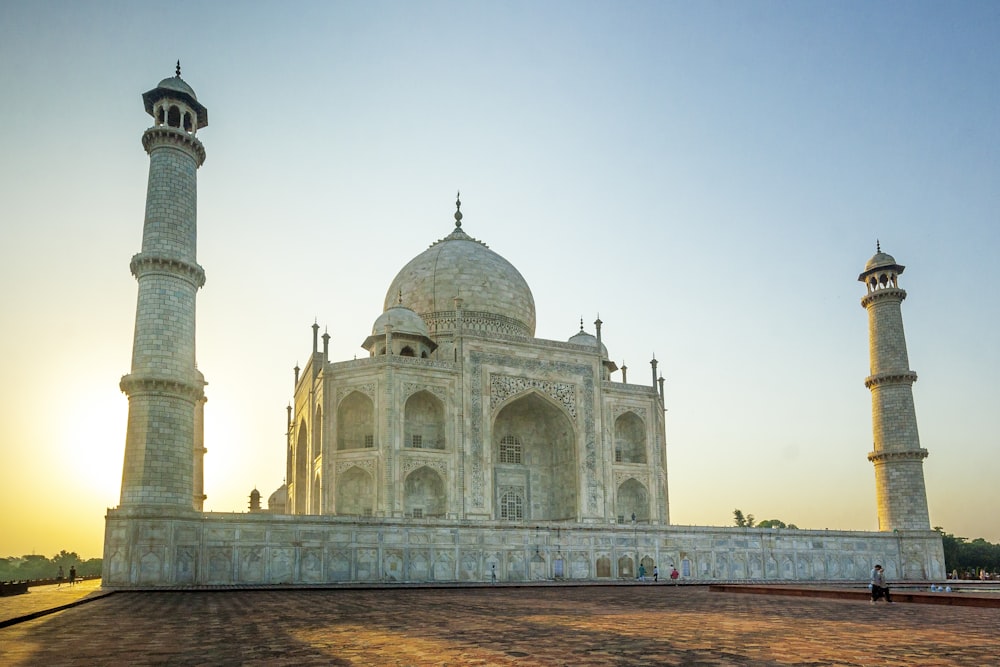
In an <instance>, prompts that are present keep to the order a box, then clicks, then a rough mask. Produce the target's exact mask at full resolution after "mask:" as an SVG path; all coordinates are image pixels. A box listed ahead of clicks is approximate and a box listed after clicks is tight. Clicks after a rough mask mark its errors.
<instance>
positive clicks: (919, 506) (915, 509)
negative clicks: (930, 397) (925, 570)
mask: <svg viewBox="0 0 1000 667" xmlns="http://www.w3.org/2000/svg"><path fill="white" fill-rule="evenodd" d="M903 268H904V267H903V266H901V265H899V264H897V263H896V260H895V259H894V258H893V257H892V255H887V254H886V253H884V252H882V248H881V247H880V246H878V245H876V253H875V255H874V256H873V257H872V258H871V259H870V260H868V263H867V264H866V265H865V270H864V272H863V273H862V274H861V275H860V276H858V280H859V281H861V282H863V283H865V285H866V287H867V288H868V293H867V294H866V295H865V297H864V298H863V299H862V300H861V305H862V306H864V308H865V309H866V310H867V311H868V348H869V358H870V360H871V375H869V376H868V378H867V379H866V380H865V386H866V387H868V388H869V389H870V390H871V392H872V434H873V437H874V443H875V447H874V450H873V451H872V452H871V453H870V454H869V455H868V460H869V461H871V462H872V463H873V464H874V466H875V489H876V497H877V501H878V523H879V530H882V531H895V530H930V518H929V516H928V513H927V491H926V489H925V487H924V469H923V466H924V463H923V460H924V459H925V458H926V457H927V450H926V449H921V447H920V436H919V435H918V434H917V414H916V410H915V408H914V407H913V383H914V382H916V380H917V374H916V373H914V372H913V371H912V370H910V362H909V359H908V358H907V354H906V337H905V336H904V334H903V315H902V311H901V308H900V306H901V304H902V302H903V299H905V298H906V291H905V290H903V289H900V287H899V284H898V279H899V276H900V275H901V274H902V273H903Z"/></svg>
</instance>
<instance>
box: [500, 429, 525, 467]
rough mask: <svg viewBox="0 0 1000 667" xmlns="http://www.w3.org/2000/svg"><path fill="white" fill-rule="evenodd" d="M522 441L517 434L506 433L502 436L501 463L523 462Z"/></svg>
mask: <svg viewBox="0 0 1000 667" xmlns="http://www.w3.org/2000/svg"><path fill="white" fill-rule="evenodd" d="M522 452H523V450H522V447H521V441H520V440H519V439H518V438H517V436H513V435H505V436H504V437H502V438H500V453H499V454H500V455H499V457H498V460H499V461H500V463H517V464H519V463H521V462H522Z"/></svg>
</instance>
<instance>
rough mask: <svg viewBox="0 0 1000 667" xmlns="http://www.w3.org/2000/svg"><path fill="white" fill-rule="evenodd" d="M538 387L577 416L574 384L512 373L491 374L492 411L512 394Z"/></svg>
mask: <svg viewBox="0 0 1000 667" xmlns="http://www.w3.org/2000/svg"><path fill="white" fill-rule="evenodd" d="M529 389H537V390H538V391H540V392H542V393H543V394H545V395H547V396H550V397H552V399H554V400H555V401H556V402H557V403H559V404H560V405H562V406H563V407H564V408H566V411H567V412H569V414H570V415H571V416H572V417H573V418H574V419H575V418H576V391H575V388H574V385H571V384H567V383H565V382H549V381H547V380H535V379H533V378H526V377H514V376H511V375H500V374H499V373H491V374H490V412H492V411H493V410H496V407H497V406H498V405H500V404H501V403H503V402H504V401H506V400H507V399H508V398H510V397H511V396H516V395H517V394H520V393H523V392H525V391H528V390H529Z"/></svg>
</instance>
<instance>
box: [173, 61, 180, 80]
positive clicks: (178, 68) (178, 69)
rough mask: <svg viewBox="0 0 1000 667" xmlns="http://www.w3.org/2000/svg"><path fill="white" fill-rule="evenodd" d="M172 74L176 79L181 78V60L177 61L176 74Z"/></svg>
mask: <svg viewBox="0 0 1000 667" xmlns="http://www.w3.org/2000/svg"><path fill="white" fill-rule="evenodd" d="M174 76H176V77H177V78H178V79H179V78H181V61H180V60H178V61H177V74H175V75H174Z"/></svg>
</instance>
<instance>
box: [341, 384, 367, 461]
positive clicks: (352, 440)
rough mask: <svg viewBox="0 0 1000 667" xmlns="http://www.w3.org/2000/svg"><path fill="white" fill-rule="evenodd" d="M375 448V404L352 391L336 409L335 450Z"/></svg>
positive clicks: (364, 396) (359, 393)
mask: <svg viewBox="0 0 1000 667" xmlns="http://www.w3.org/2000/svg"><path fill="white" fill-rule="evenodd" d="M374 446H375V404H374V403H372V399H370V398H368V396H366V395H364V394H362V393H361V392H358V391H352V392H351V393H350V394H349V395H348V396H347V398H345V399H344V400H343V401H341V402H340V406H339V407H338V408H337V449H338V450H343V449H362V448H366V447H368V448H371V447H374Z"/></svg>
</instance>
